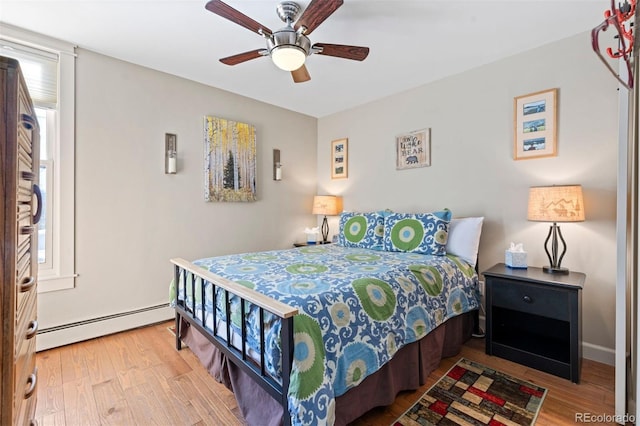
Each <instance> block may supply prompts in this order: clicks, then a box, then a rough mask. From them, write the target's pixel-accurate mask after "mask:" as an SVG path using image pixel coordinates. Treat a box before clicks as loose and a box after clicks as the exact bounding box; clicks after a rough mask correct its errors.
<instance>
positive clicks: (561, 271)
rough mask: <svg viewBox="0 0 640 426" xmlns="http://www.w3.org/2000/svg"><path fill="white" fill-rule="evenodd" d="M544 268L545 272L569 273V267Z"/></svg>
mask: <svg viewBox="0 0 640 426" xmlns="http://www.w3.org/2000/svg"><path fill="white" fill-rule="evenodd" d="M542 270H543V271H544V272H546V273H547V274H568V273H569V269H567V268H561V267H557V266H556V267H554V266H543V267H542Z"/></svg>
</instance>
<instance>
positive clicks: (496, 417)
mask: <svg viewBox="0 0 640 426" xmlns="http://www.w3.org/2000/svg"><path fill="white" fill-rule="evenodd" d="M546 394H547V390H546V389H545V388H543V387H540V386H537V385H534V384H532V383H529V382H525V381H524V380H520V379H517V378H515V377H513V376H510V375H508V374H505V373H501V372H499V371H496V370H493V369H491V368H489V367H487V366H484V365H482V364H478V363H477V362H473V361H469V360H468V359H465V358H461V359H460V361H458V362H457V363H456V365H454V366H453V367H452V368H451V369H450V370H449V371H448V372H447V374H446V375H444V376H443V377H442V378H441V379H440V380H439V381H438V382H437V383H436V384H435V385H433V386H432V387H431V389H429V390H428V391H427V392H426V393H425V394H424V395H422V398H420V400H419V401H418V402H416V403H415V404H414V406H413V407H411V408H410V409H409V410H407V412H406V413H404V414H403V415H402V417H400V418H399V419H398V420H396V421H395V422H394V423H393V426H418V425H419V426H426V425H491V426H499V425H532V424H534V423H535V421H536V417H537V416H538V413H539V411H540V407H541V406H542V401H543V400H544V397H545V395H546Z"/></svg>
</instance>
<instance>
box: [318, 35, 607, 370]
mask: <svg viewBox="0 0 640 426" xmlns="http://www.w3.org/2000/svg"><path fill="white" fill-rule="evenodd" d="M550 88H558V89H559V98H558V109H559V120H558V129H559V132H558V155H557V157H553V158H541V159H529V160H523V161H514V160H513V159H512V157H513V98H514V97H516V96H520V95H525V94H528V93H532V92H537V91H540V90H545V89H550ZM616 88H617V85H616V80H615V79H614V78H613V77H612V76H611V75H609V74H608V72H607V71H606V70H605V67H604V66H603V65H602V64H601V63H600V62H599V60H598V59H597V57H596V55H595V54H594V53H593V52H592V51H591V48H590V39H589V35H588V34H586V33H584V34H580V35H578V36H575V37H571V38H568V39H565V40H563V41H560V42H557V43H553V44H550V45H547V46H544V47H541V48H538V49H535V50H531V51H528V52H524V53H522V54H519V55H517V56H513V57H511V58H508V59H505V60H501V61H498V62H495V63H492V64H489V65H486V66H483V67H480V68H477V69H474V70H471V71H468V72H465V73H463V74H460V75H455V76H452V77H449V78H446V79H443V80H440V81H437V82H434V83H432V84H428V85H425V86H422V87H419V88H416V89H414V90H410V91H407V92H405V93H401V94H397V95H394V96H391V97H388V98H385V99H383V100H380V101H378V102H374V103H370V104H367V105H365V106H362V107H359V108H355V109H352V110H349V111H347V112H344V113H340V114H335V115H332V116H328V117H324V118H321V119H320V120H319V122H318V190H319V193H329V194H341V195H343V196H344V207H345V210H360V211H368V210H375V209H384V208H390V209H394V210H396V211H430V210H434V209H441V208H443V207H448V208H450V209H451V210H452V211H453V213H454V216H471V215H482V216H485V225H484V227H483V235H482V239H481V244H480V264H479V265H480V270H481V271H482V270H483V269H487V268H489V267H491V266H492V265H493V264H494V263H497V262H503V261H504V249H505V248H506V247H507V246H508V245H509V242H511V241H516V242H523V243H524V246H525V249H526V250H527V251H528V263H529V265H532V266H542V265H544V264H547V263H548V261H547V257H546V254H545V252H544V249H543V244H544V239H545V238H546V234H547V232H548V224H544V223H534V222H528V221H527V220H526V209H527V197H528V188H529V187H530V186H533V185H546V184H565V183H578V184H582V185H583V190H584V197H585V212H586V219H587V220H586V221H585V222H582V223H571V224H562V225H561V229H562V232H563V235H564V237H565V240H566V241H567V244H568V251H567V254H566V256H565V259H564V260H563V266H566V267H568V268H570V269H571V270H576V271H582V272H585V273H586V274H587V282H586V285H585V288H584V291H583V316H582V319H583V341H584V354H583V355H584V356H585V357H587V358H592V359H597V360H600V361H604V362H607V363H610V364H613V359H614V358H613V348H614V311H615V308H614V297H615V296H614V294H615V291H614V289H615V271H616V269H615V259H616V236H615V229H616V223H615V220H616V214H615V208H616V207H615V206H616V167H617V113H618V111H617V91H616ZM427 127H428V128H431V137H432V145H431V155H432V165H431V167H426V168H419V169H411V170H401V171H396V170H395V139H394V138H395V136H396V135H398V134H401V133H404V132H407V131H411V130H417V129H422V128H427ZM343 137H347V138H349V178H348V179H346V180H331V178H330V170H329V166H328V165H329V162H330V160H329V158H330V157H329V152H330V142H331V140H333V139H338V138H343ZM332 222H333V223H332V229H336V226H337V225H336V220H335V218H334V219H333V221H332Z"/></svg>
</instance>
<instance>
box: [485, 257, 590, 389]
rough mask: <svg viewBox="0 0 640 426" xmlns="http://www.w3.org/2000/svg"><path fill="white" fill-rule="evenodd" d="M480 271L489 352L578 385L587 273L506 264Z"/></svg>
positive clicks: (487, 349) (487, 350)
mask: <svg viewBox="0 0 640 426" xmlns="http://www.w3.org/2000/svg"><path fill="white" fill-rule="evenodd" d="M483 275H484V277H485V287H486V296H485V302H486V311H487V314H486V315H487V317H486V320H487V321H486V323H487V324H486V326H487V330H486V336H485V337H486V352H487V354H488V355H495V356H499V357H501V358H505V359H508V360H511V361H515V362H517V363H520V364H523V365H527V366H529V367H532V368H535V369H538V370H541V371H545V372H547V373H551V374H554V375H556V376H560V377H563V378H565V379H569V380H571V381H572V382H574V383H578V381H579V380H580V362H581V358H582V325H581V321H582V292H581V290H582V286H583V285H584V281H585V278H586V275H585V274H583V273H580V272H570V273H569V274H549V273H546V272H543V271H542V268H534V267H529V268H528V269H511V268H509V267H507V266H506V265H505V264H504V263H499V264H497V265H495V266H493V267H492V268H490V269H489V270H487V271H485V272H483Z"/></svg>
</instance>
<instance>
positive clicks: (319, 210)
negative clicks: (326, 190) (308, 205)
mask: <svg viewBox="0 0 640 426" xmlns="http://www.w3.org/2000/svg"><path fill="white" fill-rule="evenodd" d="M340 212H342V197H336V196H334V195H316V196H315V197H313V210H312V212H311V214H323V215H325V216H326V215H329V216H334V215H337V214H338V213H340Z"/></svg>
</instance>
